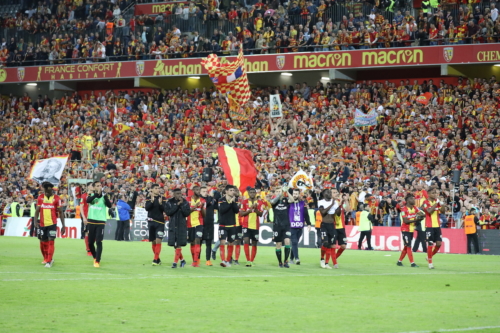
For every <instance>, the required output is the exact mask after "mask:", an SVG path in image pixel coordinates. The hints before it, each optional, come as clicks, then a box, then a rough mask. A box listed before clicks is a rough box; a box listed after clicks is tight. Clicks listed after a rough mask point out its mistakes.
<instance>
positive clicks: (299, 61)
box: [0, 44, 500, 83]
mask: <svg viewBox="0 0 500 333" xmlns="http://www.w3.org/2000/svg"><path fill="white" fill-rule="evenodd" d="M233 60H235V57H221V62H222V63H225V62H229V61H233ZM496 62H500V49H499V46H498V44H473V45H454V46H446V47H443V46H428V47H410V48H394V49H369V50H354V51H335V52H309V53H286V54H265V55H249V56H246V57H245V68H246V70H247V72H249V73H264V72H273V71H280V72H284V71H297V70H319V69H322V70H325V69H330V68H335V69H343V68H368V67H374V68H376V67H387V66H392V67H401V66H420V65H439V64H479V63H496ZM203 74H207V71H206V69H205V68H204V67H203V66H202V65H201V58H182V59H163V60H144V61H117V62H99V63H85V64H71V65H54V66H33V67H14V68H5V69H0V83H19V82H36V81H59V80H97V79H116V78H135V77H161V76H167V75H168V76H181V75H184V76H186V75H203Z"/></svg>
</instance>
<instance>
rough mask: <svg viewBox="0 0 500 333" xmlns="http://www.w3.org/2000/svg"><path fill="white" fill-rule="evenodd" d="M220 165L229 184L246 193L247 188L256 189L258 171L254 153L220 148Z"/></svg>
mask: <svg viewBox="0 0 500 333" xmlns="http://www.w3.org/2000/svg"><path fill="white" fill-rule="evenodd" d="M217 153H218V154H219V163H220V165H221V167H222V170H223V171H224V175H225V176H226V178H227V181H228V183H229V184H231V185H234V186H236V187H237V188H239V190H240V191H241V193H245V191H246V190H247V187H248V186H250V187H254V186H255V181H256V180H257V169H255V164H254V162H253V156H252V153H251V152H250V151H249V150H246V149H239V148H232V147H229V146H224V147H219V148H218V149H217Z"/></svg>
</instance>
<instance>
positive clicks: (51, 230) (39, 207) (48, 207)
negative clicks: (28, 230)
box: [33, 182, 66, 268]
mask: <svg viewBox="0 0 500 333" xmlns="http://www.w3.org/2000/svg"><path fill="white" fill-rule="evenodd" d="M42 187H43V194H42V195H40V196H39V197H38V200H37V203H36V209H35V216H34V217H33V223H34V224H35V227H36V228H37V230H38V239H40V250H41V252H42V256H43V261H42V264H45V267H47V268H50V267H52V265H53V264H54V259H53V256H54V240H55V239H56V235H57V217H58V216H59V218H60V219H61V224H62V228H61V235H64V234H65V233H66V225H65V221H64V214H63V211H62V207H61V198H59V196H57V195H55V194H54V191H53V190H54V185H52V183H49V182H43V183H42ZM38 217H40V219H38Z"/></svg>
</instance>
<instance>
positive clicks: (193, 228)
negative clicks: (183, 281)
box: [187, 186, 206, 267]
mask: <svg viewBox="0 0 500 333" xmlns="http://www.w3.org/2000/svg"><path fill="white" fill-rule="evenodd" d="M200 191H201V188H200V187H199V186H195V187H193V196H192V197H191V198H188V199H187V201H188V203H189V209H190V211H191V214H189V216H188V220H187V224H188V225H187V227H188V242H189V243H191V256H192V258H193V263H192V264H191V266H193V267H200V251H201V245H200V244H201V239H202V237H203V219H204V218H205V215H206V202H205V199H203V198H202V197H201V194H200Z"/></svg>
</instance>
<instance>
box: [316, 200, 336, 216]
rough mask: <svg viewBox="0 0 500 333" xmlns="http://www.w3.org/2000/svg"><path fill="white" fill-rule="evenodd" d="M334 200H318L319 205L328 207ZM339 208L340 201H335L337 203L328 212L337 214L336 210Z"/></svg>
mask: <svg viewBox="0 0 500 333" xmlns="http://www.w3.org/2000/svg"><path fill="white" fill-rule="evenodd" d="M332 200H333V199H332ZM332 200H330V201H326V200H325V199H323V200H320V201H319V202H318V207H323V208H328V207H329V206H330V205H331V204H332ZM337 208H339V203H338V201H335V204H334V205H333V206H332V208H330V210H329V211H328V214H330V215H333V214H335V211H336V210H337Z"/></svg>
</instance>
